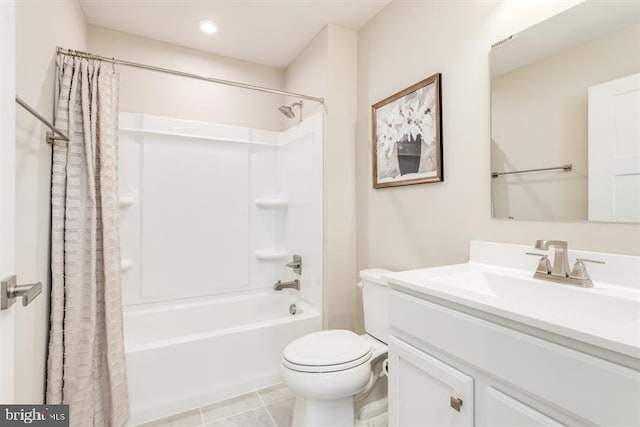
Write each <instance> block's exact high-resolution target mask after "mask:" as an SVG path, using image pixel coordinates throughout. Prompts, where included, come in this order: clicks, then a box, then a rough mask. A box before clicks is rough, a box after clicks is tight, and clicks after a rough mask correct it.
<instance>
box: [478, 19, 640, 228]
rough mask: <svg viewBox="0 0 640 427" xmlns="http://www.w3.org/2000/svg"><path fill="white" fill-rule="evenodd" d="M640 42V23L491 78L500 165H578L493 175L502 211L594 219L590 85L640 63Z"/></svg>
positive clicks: (495, 158)
mask: <svg viewBox="0 0 640 427" xmlns="http://www.w3.org/2000/svg"><path fill="white" fill-rule="evenodd" d="M516 40H517V39H516ZM516 45H517V41H516V44H515V45H514V47H515V46H516ZM639 47H640V25H634V26H632V27H628V28H624V29H622V30H618V31H615V32H613V33H611V34H607V35H605V36H604V37H599V38H597V39H596V40H592V41H590V42H588V43H584V44H581V45H579V46H575V47H572V48H570V49H567V50H564V51H562V52H560V53H557V54H555V55H552V56H550V57H548V58H545V59H543V60H541V61H537V62H534V63H532V64H528V65H526V66H524V67H520V68H518V69H515V70H513V71H510V72H507V73H505V74H502V75H499V76H496V77H494V78H493V79H492V83H491V120H492V125H491V126H492V129H491V139H492V144H493V146H492V151H491V153H492V168H493V170H495V171H511V170H521V169H534V168H544V167H551V166H559V165H564V164H572V165H573V169H572V171H571V172H563V171H552V172H544V173H535V174H521V175H507V176H503V177H500V178H497V179H493V180H492V185H493V203H494V212H495V215H496V217H497V218H507V217H510V216H511V217H514V218H516V219H545V218H546V219H551V220H586V219H587V211H588V208H587V174H588V164H587V139H588V135H587V134H588V132H587V127H588V114H587V106H588V102H587V89H588V88H589V87H590V86H593V85H595V84H599V83H603V82H606V81H609V80H614V79H617V78H620V77H624V76H628V75H630V74H634V73H636V72H637V71H638V70H640V55H637V54H636V53H637V52H638V48H639ZM550 107H551V108H550Z"/></svg>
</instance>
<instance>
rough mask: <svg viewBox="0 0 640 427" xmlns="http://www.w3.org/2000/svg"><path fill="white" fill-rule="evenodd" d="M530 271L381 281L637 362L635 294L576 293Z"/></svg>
mask: <svg viewBox="0 0 640 427" xmlns="http://www.w3.org/2000/svg"><path fill="white" fill-rule="evenodd" d="M472 258H473V257H472ZM534 270H535V268H534ZM534 270H531V271H528V270H524V269H514V268H507V267H504V266H497V265H493V264H486V263H480V262H469V263H465V264H455V265H449V266H444V267H435V268H425V269H419V270H410V271H404V272H398V273H391V274H387V275H385V276H384V277H385V278H386V279H387V281H388V282H389V284H390V286H391V287H392V288H393V289H397V290H399V291H403V290H410V291H412V293H414V294H415V293H417V294H423V295H425V296H432V297H436V298H440V299H443V300H446V301H450V302H452V303H456V304H460V305H463V306H467V307H470V308H473V309H476V310H481V311H483V312H487V313H490V314H492V315H495V316H499V317H502V318H505V319H509V320H513V321H516V322H519V323H522V324H525V325H529V326H532V327H535V328H538V329H541V330H545V331H549V332H552V333H555V334H558V335H561V336H564V337H567V338H571V339H574V340H578V341H581V342H585V343H588V344H591V345H594V346H597V347H602V348H605V349H608V350H611V351H615V352H618V353H621V354H625V355H628V356H631V357H634V358H638V359H640V290H639V289H635V288H632V287H629V286H617V285H613V284H608V283H603V282H601V281H600V282H596V281H595V280H594V287H593V288H580V287H577V286H571V285H564V284H559V283H553V282H547V281H543V280H538V279H533V278H532V275H533V271H534Z"/></svg>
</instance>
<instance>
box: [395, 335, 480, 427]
mask: <svg viewBox="0 0 640 427" xmlns="http://www.w3.org/2000/svg"><path fill="white" fill-rule="evenodd" d="M389 423H390V425H391V426H392V427H422V426H459V427H462V426H473V378H471V377H470V376H468V375H465V374H463V373H462V372H460V371H458V370H457V369H454V368H452V367H451V366H449V365H447V364H445V363H443V362H441V361H440V360H438V359H435V358H434V357H432V356H429V355H428V354H427V353H424V352H423V351H421V350H418V349H417V348H415V347H412V346H410V345H409V344H406V343H404V342H403V341H400V340H398V339H397V338H395V337H389Z"/></svg>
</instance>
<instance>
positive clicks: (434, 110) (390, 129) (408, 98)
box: [371, 73, 444, 188]
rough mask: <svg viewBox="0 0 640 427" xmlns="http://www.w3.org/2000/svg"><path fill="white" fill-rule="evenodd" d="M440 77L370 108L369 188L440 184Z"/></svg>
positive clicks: (441, 172) (420, 83)
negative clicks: (370, 159) (426, 183)
mask: <svg viewBox="0 0 640 427" xmlns="http://www.w3.org/2000/svg"><path fill="white" fill-rule="evenodd" d="M440 78H441V76H440V74H439V73H438V74H434V75H433V76H431V77H429V78H426V79H424V80H422V81H421V82H418V83H416V84H414V85H413V86H411V87H408V88H406V89H405V90H403V91H401V92H398V93H396V94H394V95H391V96H390V97H388V98H386V99H384V100H382V101H380V102H378V103H376V104H374V105H373V106H372V107H371V127H372V150H371V151H372V155H373V188H384V187H396V186H400V185H411V184H422V183H425V182H440V181H443V180H444V175H443V170H442V131H441V129H442V107H441V93H440Z"/></svg>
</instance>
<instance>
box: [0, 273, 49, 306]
mask: <svg viewBox="0 0 640 427" xmlns="http://www.w3.org/2000/svg"><path fill="white" fill-rule="evenodd" d="M41 293H42V283H41V282H37V283H30V284H27V285H18V277H17V276H16V275H15V274H14V275H13V276H9V277H7V278H5V279H4V280H3V281H2V282H0V310H6V309H8V308H9V307H11V306H12V305H13V303H14V302H16V299H17V298H20V297H22V305H23V306H27V305H29V304H31V302H32V301H33V300H34V299H36V297H37V296H38V295H40V294H41Z"/></svg>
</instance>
